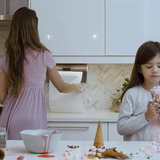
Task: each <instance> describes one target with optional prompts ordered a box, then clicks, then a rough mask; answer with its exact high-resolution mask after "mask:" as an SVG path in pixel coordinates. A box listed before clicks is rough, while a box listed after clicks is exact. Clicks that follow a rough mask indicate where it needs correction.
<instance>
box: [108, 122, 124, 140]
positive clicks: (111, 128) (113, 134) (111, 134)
mask: <svg viewBox="0 0 160 160" xmlns="http://www.w3.org/2000/svg"><path fill="white" fill-rule="evenodd" d="M107 131H108V134H107V135H108V138H107V139H108V141H123V136H121V135H119V133H118V132H117V123H115V122H109V123H108V127H107Z"/></svg>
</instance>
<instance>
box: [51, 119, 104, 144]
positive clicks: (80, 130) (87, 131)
mask: <svg viewBox="0 0 160 160" xmlns="http://www.w3.org/2000/svg"><path fill="white" fill-rule="evenodd" d="M97 126H98V123H78V122H76V123H66V122H64V123H57V122H56V123H54V122H48V129H56V130H60V131H62V132H63V135H62V138H61V140H63V141H94V138H95V135H96V131H97ZM101 127H102V133H103V140H104V141H106V140H107V125H106V123H101Z"/></svg>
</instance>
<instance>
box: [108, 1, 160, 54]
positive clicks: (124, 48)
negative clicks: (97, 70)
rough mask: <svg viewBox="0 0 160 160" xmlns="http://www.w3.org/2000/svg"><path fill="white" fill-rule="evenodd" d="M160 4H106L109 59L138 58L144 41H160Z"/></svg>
mask: <svg viewBox="0 0 160 160" xmlns="http://www.w3.org/2000/svg"><path fill="white" fill-rule="evenodd" d="M159 6H160V1H159V0H152V1H151V0H132V1H128V0H107V1H106V55H124V56H125V55H127V56H128V55H129V56H133V55H135V54H136V52H137V49H138V48H139V46H140V45H141V44H142V43H144V42H145V41H149V40H153V41H160V36H159V35H160V27H159V26H160V21H159V20H158V19H157V17H160V9H159Z"/></svg>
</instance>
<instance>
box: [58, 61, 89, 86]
mask: <svg viewBox="0 0 160 160" xmlns="http://www.w3.org/2000/svg"><path fill="white" fill-rule="evenodd" d="M56 67H57V70H58V71H66V72H67V71H75V72H76V71H81V72H82V73H83V75H82V79H81V83H86V82H87V72H88V66H87V64H56Z"/></svg>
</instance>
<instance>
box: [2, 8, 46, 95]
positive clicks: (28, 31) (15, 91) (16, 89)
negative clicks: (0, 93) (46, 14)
mask: <svg viewBox="0 0 160 160" xmlns="http://www.w3.org/2000/svg"><path fill="white" fill-rule="evenodd" d="M5 47H6V58H7V63H8V73H7V76H6V77H7V86H8V90H9V91H10V94H11V95H12V96H14V97H18V95H19V93H20V91H21V88H22V86H23V84H24V76H23V62H24V60H25V54H24V49H25V48H29V49H33V50H38V51H40V50H43V51H44V50H47V51H49V50H48V49H47V48H46V47H45V46H44V45H43V44H42V43H41V42H40V39H39V34H38V18H37V16H36V12H35V11H34V10H31V9H28V8H27V7H22V8H20V9H18V10H17V11H16V12H15V14H14V15H13V19H12V22H11V29H10V33H9V36H8V38H7V40H6V42H5Z"/></svg>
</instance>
